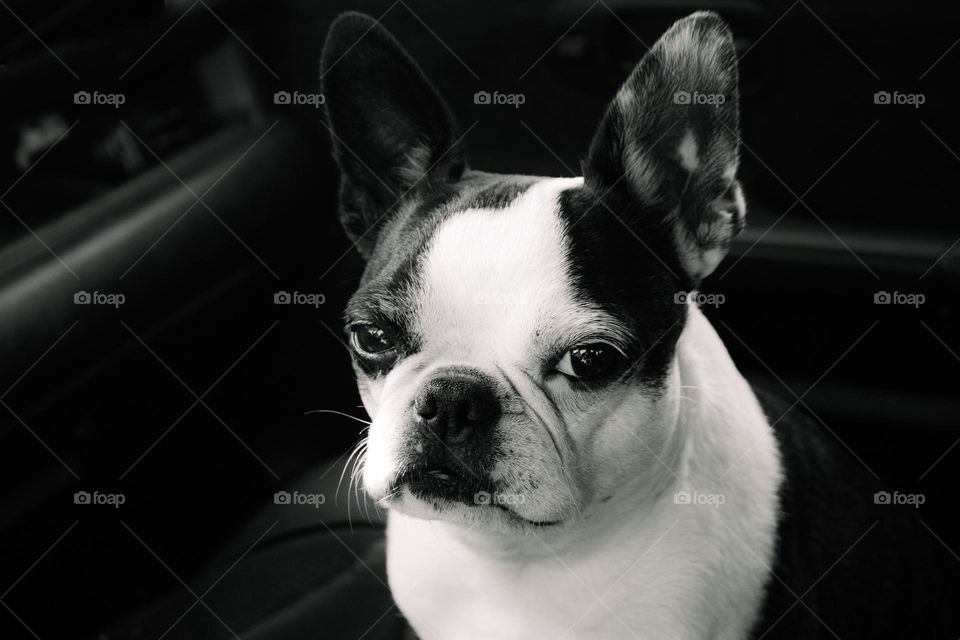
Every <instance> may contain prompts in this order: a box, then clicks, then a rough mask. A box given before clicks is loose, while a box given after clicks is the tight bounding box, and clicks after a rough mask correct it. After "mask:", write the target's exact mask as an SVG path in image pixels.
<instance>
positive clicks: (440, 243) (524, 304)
mask: <svg viewBox="0 0 960 640" xmlns="http://www.w3.org/2000/svg"><path fill="white" fill-rule="evenodd" d="M582 184H583V179H582V178H564V179H560V178H558V179H545V180H542V181H540V182H537V183H535V184H533V185H532V186H531V187H530V188H528V189H527V191H526V192H524V193H523V194H522V195H521V196H520V197H519V198H518V199H517V200H516V201H515V202H513V203H512V204H511V205H510V206H509V207H507V208H504V209H469V210H467V211H464V212H462V213H457V214H455V215H453V216H452V217H450V218H449V219H447V220H446V221H444V222H443V223H442V224H441V225H440V227H439V228H438V229H437V230H436V232H435V233H434V237H433V238H432V240H431V241H430V246H429V248H428V250H427V255H426V259H425V260H424V262H423V267H422V271H421V273H420V291H419V292H418V309H417V316H418V317H417V323H418V330H419V335H420V336H422V337H423V339H424V349H425V350H427V351H433V350H434V349H436V350H437V352H439V353H442V354H443V355H444V356H449V357H452V358H455V359H458V360H461V361H468V362H472V363H475V364H481V365H482V364H483V363H492V362H503V363H517V362H522V361H523V359H524V356H525V355H526V352H527V350H528V349H529V347H530V345H531V344H532V342H533V340H534V338H535V336H536V335H537V334H538V332H540V331H541V330H543V329H544V327H558V326H559V327H564V325H566V327H564V328H567V329H570V328H573V327H572V326H571V325H577V324H582V323H583V322H584V320H585V319H589V316H590V315H593V314H592V313H591V312H590V311H589V310H584V309H581V308H579V306H578V305H577V304H576V303H575V301H574V299H573V291H572V289H571V286H570V282H569V278H568V266H567V257H566V252H567V237H566V232H565V229H564V222H563V220H562V218H561V217H560V215H559V212H558V207H559V195H560V193H561V192H562V191H564V190H566V189H572V188H575V187H579V186H581V185H582ZM584 312H585V313H586V316H587V318H585V317H584Z"/></svg>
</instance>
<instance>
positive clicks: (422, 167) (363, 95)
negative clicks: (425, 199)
mask: <svg viewBox="0 0 960 640" xmlns="http://www.w3.org/2000/svg"><path fill="white" fill-rule="evenodd" d="M320 73H321V78H322V84H323V88H322V90H323V95H324V99H325V103H326V107H327V118H328V122H329V124H330V130H331V132H332V134H333V135H332V138H333V151H334V157H335V158H336V161H337V164H338V165H339V167H340V221H341V223H342V224H343V227H344V229H345V230H346V232H347V235H348V236H349V237H350V239H351V240H353V241H354V242H355V243H356V245H357V247H358V249H359V250H360V254H361V255H362V256H363V257H365V258H367V257H369V255H370V252H371V251H372V249H373V246H374V245H375V243H376V239H377V231H378V229H379V228H380V227H381V226H382V224H383V222H384V221H385V220H386V218H387V217H388V214H389V213H391V211H392V210H394V209H395V208H396V207H397V206H398V205H399V204H400V203H401V200H402V199H403V196H404V195H405V194H406V193H407V192H408V191H410V190H411V189H413V188H414V187H419V186H422V185H429V184H431V183H432V184H434V185H435V184H437V183H440V182H446V181H452V180H457V179H458V178H459V177H460V175H461V174H462V173H463V171H464V170H465V168H466V161H465V157H464V151H463V148H462V145H461V144H460V143H459V139H460V134H459V130H458V127H457V125H456V122H455V121H454V118H453V115H452V114H451V112H450V110H449V109H448V108H447V106H446V104H445V103H444V101H443V99H442V98H441V97H440V95H439V94H438V93H437V90H436V89H434V87H433V85H432V84H431V83H430V81H429V80H428V79H427V77H426V76H425V75H424V74H423V72H422V71H421V70H420V67H418V66H417V63H416V62H414V61H413V59H412V58H411V57H410V55H409V54H408V53H407V52H406V50H405V49H404V48H403V47H402V46H401V45H400V43H399V42H397V41H396V39H395V38H394V37H393V36H392V35H390V33H389V32H388V31H387V30H386V29H384V28H383V27H382V26H380V24H379V23H377V22H376V21H375V20H374V19H373V18H371V17H370V16H367V15H364V14H362V13H356V12H347V13H344V14H341V15H340V16H339V17H338V18H337V19H336V20H335V21H334V22H333V24H332V25H331V26H330V31H329V32H328V34H327V40H326V42H325V44H324V47H323V55H322V58H321V61H320Z"/></svg>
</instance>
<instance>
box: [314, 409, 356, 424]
mask: <svg viewBox="0 0 960 640" xmlns="http://www.w3.org/2000/svg"><path fill="white" fill-rule="evenodd" d="M311 413H332V414H334V415H338V416H343V417H344V418H350V419H351V420H356V421H357V422H359V423H360V424H365V425H368V426H369V425H370V424H371V422H370V421H369V420H364V419H363V418H358V417H357V416H352V415H350V414H349V413H344V412H343V411H336V410H334V409H314V410H312V411H304V413H303V415H309V414H311Z"/></svg>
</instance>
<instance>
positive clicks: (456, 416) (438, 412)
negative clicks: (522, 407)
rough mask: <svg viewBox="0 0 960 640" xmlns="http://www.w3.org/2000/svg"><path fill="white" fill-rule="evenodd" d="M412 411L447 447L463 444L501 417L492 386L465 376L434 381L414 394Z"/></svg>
mask: <svg viewBox="0 0 960 640" xmlns="http://www.w3.org/2000/svg"><path fill="white" fill-rule="evenodd" d="M413 407H414V410H415V411H416V413H417V420H418V421H419V422H420V424H421V425H423V426H424V427H426V428H428V429H430V430H431V431H432V432H433V433H434V434H436V436H437V437H439V438H440V440H441V441H442V442H446V443H449V444H460V443H462V442H465V441H466V440H468V439H469V438H470V437H471V436H472V435H473V434H475V433H477V432H478V431H480V430H482V429H484V428H486V427H489V426H492V425H493V424H494V422H496V419H497V418H498V417H499V416H500V402H499V401H498V400H497V397H496V394H495V393H494V390H493V384H492V383H490V382H489V381H487V380H486V379H484V378H482V377H479V376H474V375H470V374H464V373H445V374H443V375H440V376H437V377H435V378H433V379H432V380H430V381H429V382H427V384H425V385H424V386H423V388H422V389H421V390H420V393H419V394H417V397H416V399H415V400H414V402H413Z"/></svg>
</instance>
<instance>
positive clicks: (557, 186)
mask: <svg viewBox="0 0 960 640" xmlns="http://www.w3.org/2000/svg"><path fill="white" fill-rule="evenodd" d="M323 74H324V93H325V95H326V100H327V106H328V114H329V121H330V127H331V131H332V133H333V141H334V149H335V155H336V158H337V161H338V163H339V165H340V168H341V172H342V182H341V192H340V197H341V202H340V206H341V219H342V221H343V223H344V227H345V228H346V230H347V232H348V234H349V235H350V236H351V238H352V239H353V240H354V242H355V243H356V244H357V246H358V248H359V249H360V251H361V254H362V255H363V256H364V257H365V258H366V259H367V266H366V270H365V272H364V276H363V279H362V282H361V285H360V288H359V290H358V291H357V292H356V294H355V295H354V296H353V298H352V299H351V301H350V303H349V304H348V306H347V309H346V313H345V320H346V332H347V335H348V336H349V340H350V344H351V348H352V352H353V356H354V365H355V370H356V373H357V377H358V383H359V388H360V393H361V396H362V398H363V402H364V405H365V406H366V408H367V410H368V412H369V414H370V416H371V419H372V423H371V425H370V430H369V436H368V437H369V442H368V446H367V451H366V456H365V466H364V475H363V478H364V485H365V488H366V490H367V491H368V492H369V493H370V494H371V496H372V497H373V498H375V499H377V500H380V501H381V502H382V503H383V504H385V505H386V506H389V507H390V508H394V509H397V510H400V511H403V512H404V513H407V514H411V515H415V516H419V517H423V518H428V519H445V520H451V521H456V522H462V523H468V524H471V525H481V526H482V527H484V528H487V529H500V530H503V529H507V530H513V529H516V528H523V527H529V526H562V525H563V524H566V523H570V522H572V521H575V520H576V518H577V516H578V514H581V513H583V512H584V511H585V510H587V509H588V508H590V507H592V506H596V505H599V504H602V503H604V502H606V501H607V500H609V499H610V498H611V497H612V496H613V495H615V494H616V493H617V492H621V493H622V492H624V491H631V492H640V493H643V492H644V491H654V490H656V488H657V486H658V485H657V483H658V481H659V479H660V476H661V475H662V474H663V473H664V472H665V470H664V468H663V460H664V458H669V457H670V455H671V447H673V446H675V445H676V441H675V438H673V436H674V429H675V425H676V422H677V413H678V405H679V393H680V389H679V388H678V384H677V382H676V377H677V371H676V364H675V362H676V357H675V347H676V342H677V339H678V337H679V335H680V333H681V330H682V328H683V324H684V319H685V316H686V313H687V308H686V304H678V300H677V294H678V293H682V292H686V291H689V290H691V289H692V288H694V287H696V286H697V284H698V283H699V281H700V280H701V279H702V278H703V277H704V276H706V275H707V274H709V273H710V272H711V271H712V270H713V269H714V267H715V266H716V264H717V262H718V261H719V260H720V258H721V257H722V256H723V254H724V253H725V252H726V248H727V245H728V243H729V241H730V239H731V238H732V237H733V235H735V234H736V233H737V232H738V231H739V230H740V228H741V227H742V225H743V220H744V202H743V196H742V194H741V191H740V186H739V184H738V183H737V181H736V169H737V159H738V158H737V149H738V138H737V136H738V130H737V127H738V122H737V120H738V112H737V75H736V60H735V56H734V50H733V45H732V39H731V36H730V33H729V31H728V29H727V28H726V26H725V25H724V24H723V23H722V22H721V21H720V20H719V18H717V17H716V16H714V15H712V14H706V13H699V14H694V15H693V16H690V17H688V18H686V19H684V20H681V21H680V22H678V23H677V24H676V25H674V26H673V27H672V28H671V29H670V30H669V31H668V32H667V33H666V34H665V35H664V36H663V37H662V38H661V39H660V41H658V43H657V44H656V45H655V46H654V47H653V49H652V50H651V51H650V52H649V53H648V54H647V55H646V56H645V57H644V59H643V60H642V61H641V62H640V63H639V64H638V65H637V67H636V69H635V70H634V71H633V73H632V74H631V75H630V77H629V78H628V79H627V81H626V83H625V84H624V85H623V87H622V88H621V89H620V91H619V92H618V93H617V95H616V97H615V98H614V100H613V102H612V103H611V104H610V106H609V108H608V109H607V112H606V114H605V115H604V117H603V119H602V120H601V123H600V126H599V129H598V131H597V133H596V135H595V137H594V139H593V142H592V143H591V145H590V148H589V152H588V154H587V158H586V161H585V162H584V165H583V166H584V177H583V178H567V179H550V178H534V177H519V176H505V175H497V174H489V173H483V172H479V171H474V170H471V169H469V168H468V167H467V164H466V159H465V154H464V151H463V145H462V140H461V136H460V133H459V130H458V128H457V126H456V124H455V122H454V119H453V117H452V116H451V114H450V112H449V111H448V110H447V108H446V106H445V105H444V103H443V101H442V100H441V99H440V98H439V96H438V95H437V93H436V91H435V90H434V89H433V87H432V85H430V83H429V82H428V81H427V80H426V79H425V78H424V76H423V74H422V73H421V72H420V70H419V69H418V68H417V66H416V65H415V63H414V62H413V61H412V60H411V59H410V58H409V57H408V56H407V54H406V53H405V52H404V51H403V50H402V49H401V48H400V46H399V44H397V42H396V41H395V40H394V39H393V38H392V37H391V36H390V35H389V34H388V33H387V32H385V31H384V30H383V29H382V28H380V27H379V26H377V25H376V24H375V23H374V22H373V21H372V20H371V19H370V18H367V17H365V16H361V15H359V14H347V15H344V16H342V17H341V18H339V19H338V20H337V21H336V22H335V23H334V25H333V27H331V31H330V35H329V37H328V40H327V44H326V46H325V49H324V57H323Z"/></svg>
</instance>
